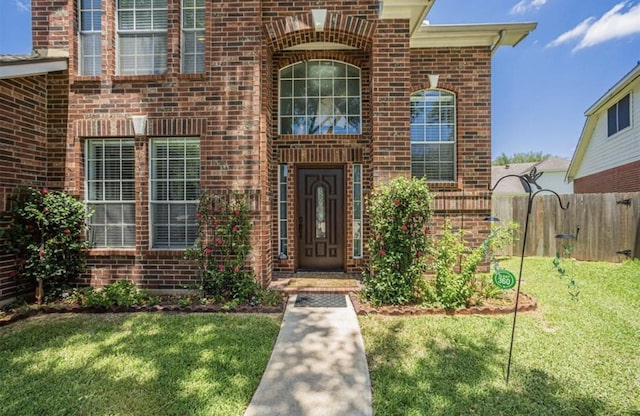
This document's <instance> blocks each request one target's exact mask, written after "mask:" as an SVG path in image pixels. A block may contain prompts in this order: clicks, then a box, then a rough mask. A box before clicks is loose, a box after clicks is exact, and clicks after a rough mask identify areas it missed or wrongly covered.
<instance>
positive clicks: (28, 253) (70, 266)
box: [3, 187, 89, 300]
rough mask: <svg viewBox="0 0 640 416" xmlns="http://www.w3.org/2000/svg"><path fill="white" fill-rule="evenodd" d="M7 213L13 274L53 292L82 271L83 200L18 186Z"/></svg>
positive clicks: (66, 285) (83, 266)
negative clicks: (12, 256)
mask: <svg viewBox="0 0 640 416" xmlns="http://www.w3.org/2000/svg"><path fill="white" fill-rule="evenodd" d="M7 214H8V217H9V225H8V227H7V228H6V229H5V230H3V236H4V237H6V244H7V249H8V251H10V252H11V253H13V254H15V255H16V258H17V270H16V271H15V273H14V274H15V276H16V278H18V279H20V280H21V281H22V282H26V283H27V284H28V285H33V284H34V283H35V282H38V283H39V284H42V289H43V290H44V292H46V293H51V294H54V295H55V294H59V293H60V292H61V291H62V290H63V289H64V288H65V287H68V286H69V285H71V284H72V283H73V282H74V280H75V279H76V277H77V276H78V275H79V274H80V273H81V272H82V271H84V269H85V264H86V250H87V249H88V247H89V245H88V243H87V241H85V239H84V232H85V227H86V225H85V224H86V217H87V212H86V209H85V206H84V204H82V202H80V201H78V200H77V199H76V198H74V197H73V196H71V195H68V194H66V193H64V192H57V191H49V190H48V189H46V188H44V189H42V190H38V189H34V188H26V187H18V188H16V190H15V194H14V196H13V198H12V200H11V208H10V209H9V211H8V213H7ZM39 295H40V297H42V293H40V294H39ZM39 300H41V299H39Z"/></svg>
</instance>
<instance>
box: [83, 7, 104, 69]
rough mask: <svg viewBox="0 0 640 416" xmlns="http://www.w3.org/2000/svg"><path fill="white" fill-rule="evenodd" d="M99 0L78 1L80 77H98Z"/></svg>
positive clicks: (99, 42)
mask: <svg viewBox="0 0 640 416" xmlns="http://www.w3.org/2000/svg"><path fill="white" fill-rule="evenodd" d="M101 8H102V5H101V0H79V1H78V9H79V10H78V19H79V24H78V27H79V35H78V41H79V43H80V45H79V48H78V49H79V53H78V57H79V62H78V66H79V68H78V72H79V73H80V75H100V72H101V67H102V33H101V27H102V26H101V23H100V20H101V18H102V9H101Z"/></svg>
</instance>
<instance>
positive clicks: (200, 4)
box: [180, 0, 206, 74]
mask: <svg viewBox="0 0 640 416" xmlns="http://www.w3.org/2000/svg"><path fill="white" fill-rule="evenodd" d="M181 1H182V3H181V4H182V8H181V13H180V28H181V30H182V36H181V37H180V72H182V73H184V74H199V73H203V72H204V64H205V62H204V60H205V21H204V15H205V9H206V3H205V0H181ZM186 2H190V3H191V5H186ZM198 11H202V15H203V20H202V27H186V23H185V14H186V13H192V14H193V22H194V26H198ZM191 36H193V37H194V40H195V45H194V52H193V53H187V49H188V48H187V38H188V37H191ZM198 46H201V49H202V50H201V51H198ZM188 56H193V59H194V62H193V65H192V66H191V67H188V66H187V65H186V59H187V57H188Z"/></svg>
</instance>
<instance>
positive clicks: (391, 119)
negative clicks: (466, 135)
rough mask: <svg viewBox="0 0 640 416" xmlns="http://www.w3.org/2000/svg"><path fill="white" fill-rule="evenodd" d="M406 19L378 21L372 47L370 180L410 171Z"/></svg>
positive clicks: (385, 179)
mask: <svg viewBox="0 0 640 416" xmlns="http://www.w3.org/2000/svg"><path fill="white" fill-rule="evenodd" d="M410 67H411V62H410V49H409V22H408V21H407V20H383V21H381V22H379V23H378V27H377V30H376V34H375V36H374V39H373V47H372V51H371V108H372V111H373V114H372V117H371V127H372V132H371V133H372V138H371V166H372V169H373V183H374V185H375V184H378V183H381V182H387V181H388V180H389V179H391V178H393V177H395V176H398V175H404V176H409V175H410V163H409V161H410V158H411V148H410V136H409V106H410V102H409V91H410V86H411V82H410V75H411V72H410Z"/></svg>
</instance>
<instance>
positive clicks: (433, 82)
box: [427, 74, 440, 90]
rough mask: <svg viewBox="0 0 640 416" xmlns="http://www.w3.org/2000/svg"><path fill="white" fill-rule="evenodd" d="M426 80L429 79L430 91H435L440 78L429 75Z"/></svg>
mask: <svg viewBox="0 0 640 416" xmlns="http://www.w3.org/2000/svg"><path fill="white" fill-rule="evenodd" d="M427 78H429V89H430V90H435V89H436V88H438V78H440V75H433V74H429V75H427Z"/></svg>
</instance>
